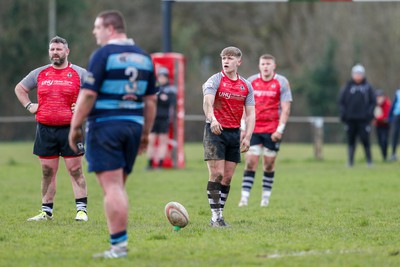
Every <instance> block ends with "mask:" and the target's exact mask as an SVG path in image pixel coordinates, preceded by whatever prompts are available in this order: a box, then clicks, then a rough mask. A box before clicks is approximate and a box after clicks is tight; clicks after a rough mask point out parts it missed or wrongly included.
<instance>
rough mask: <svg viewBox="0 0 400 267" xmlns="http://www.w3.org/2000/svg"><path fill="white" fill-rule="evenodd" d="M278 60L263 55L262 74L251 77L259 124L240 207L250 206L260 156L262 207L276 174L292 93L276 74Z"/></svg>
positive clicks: (244, 180) (267, 199) (261, 61)
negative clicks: (261, 160) (249, 200)
mask: <svg viewBox="0 0 400 267" xmlns="http://www.w3.org/2000/svg"><path fill="white" fill-rule="evenodd" d="M275 68H276V63H275V58H274V57H273V56H272V55H269V54H265V55H262V56H261V57H260V60H259V70H260V73H258V74H255V75H253V76H251V77H249V79H248V80H249V81H250V82H251V84H252V86H253V88H254V98H255V102H256V124H255V127H254V133H253V136H252V137H251V141H250V149H249V151H248V152H247V153H246V165H245V171H244V175H243V182H242V197H241V200H240V202H239V207H242V206H247V205H248V199H249V196H250V191H251V188H252V186H253V183H254V178H255V174H256V170H257V167H258V162H259V158H260V156H261V155H263V170H264V174H263V179H262V187H263V192H262V200H261V206H268V203H269V198H270V196H271V190H272V184H273V182H274V176H275V159H276V156H277V152H278V151H279V145H280V141H281V139H282V135H283V132H284V129H285V125H286V123H287V120H288V118H289V114H290V105H291V102H292V94H291V91H290V86H289V82H288V80H287V79H286V78H285V77H283V76H282V75H279V74H276V73H275Z"/></svg>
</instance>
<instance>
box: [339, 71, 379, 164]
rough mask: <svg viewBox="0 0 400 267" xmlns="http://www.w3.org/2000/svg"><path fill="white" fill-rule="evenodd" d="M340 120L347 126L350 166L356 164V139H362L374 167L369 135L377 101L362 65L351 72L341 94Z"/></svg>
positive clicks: (368, 162) (367, 157)
mask: <svg viewBox="0 0 400 267" xmlns="http://www.w3.org/2000/svg"><path fill="white" fill-rule="evenodd" d="M339 105H340V119H341V121H342V122H343V123H344V124H345V129H346V133H347V142H348V165H349V167H352V166H353V164H354V152H355V150H356V138H357V136H358V137H359V138H360V140H361V142H362V144H363V146H364V151H365V157H366V160H367V164H368V166H371V165H372V156H371V144H370V140H369V134H370V132H371V121H372V119H373V118H374V109H375V105H376V99H375V94H374V89H373V88H372V86H371V85H370V84H369V83H368V81H367V79H366V78H365V69H364V67H363V66H362V65H355V66H354V67H353V68H352V70H351V80H350V81H348V82H347V84H346V85H345V86H344V88H343V89H342V91H341V93H340V98H339Z"/></svg>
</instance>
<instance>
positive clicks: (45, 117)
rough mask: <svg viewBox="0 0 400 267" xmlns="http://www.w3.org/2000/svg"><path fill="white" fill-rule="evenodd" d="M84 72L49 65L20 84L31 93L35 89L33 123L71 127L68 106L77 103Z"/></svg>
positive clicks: (36, 70)
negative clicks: (36, 105)
mask: <svg viewBox="0 0 400 267" xmlns="http://www.w3.org/2000/svg"><path fill="white" fill-rule="evenodd" d="M85 75H86V70H85V69H83V68H81V67H78V66H76V65H73V64H71V63H69V64H68V66H67V67H66V68H64V69H56V68H54V67H53V66H52V65H51V64H48V65H46V66H43V67H40V68H37V69H35V70H33V71H31V72H30V73H29V74H28V75H27V76H26V77H25V78H24V79H23V80H22V81H21V84H22V85H23V86H24V87H25V88H26V89H28V90H29V91H32V90H33V89H35V88H37V97H38V104H39V107H38V111H37V113H36V121H37V122H39V123H41V124H44V125H48V126H66V125H70V123H71V119H72V110H71V106H72V104H73V103H75V102H76V100H77V98H78V94H79V90H80V88H81V85H82V84H83V81H84V79H85Z"/></svg>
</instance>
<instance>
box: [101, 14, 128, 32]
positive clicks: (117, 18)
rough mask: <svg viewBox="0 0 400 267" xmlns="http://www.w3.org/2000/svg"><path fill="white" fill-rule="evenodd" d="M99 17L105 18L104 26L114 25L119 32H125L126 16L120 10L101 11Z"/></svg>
mask: <svg viewBox="0 0 400 267" xmlns="http://www.w3.org/2000/svg"><path fill="white" fill-rule="evenodd" d="M97 17H98V18H102V19H103V26H104V27H108V26H110V25H111V26H113V27H114V29H115V30H116V31H117V32H118V33H125V29H126V27H125V20H124V16H123V15H122V13H121V12H119V11H118V10H106V11H103V12H101V13H100V14H99V15H98V16H97Z"/></svg>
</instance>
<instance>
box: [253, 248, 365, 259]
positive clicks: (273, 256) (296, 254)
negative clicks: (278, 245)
mask: <svg viewBox="0 0 400 267" xmlns="http://www.w3.org/2000/svg"><path fill="white" fill-rule="evenodd" d="M363 253H366V251H362V250H339V251H335V250H325V251H317V250H310V251H299V252H292V253H286V254H285V253H284V254H281V253H275V254H267V255H259V256H258V257H260V258H269V259H277V258H284V257H301V256H309V255H317V256H318V255H328V254H363Z"/></svg>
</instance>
